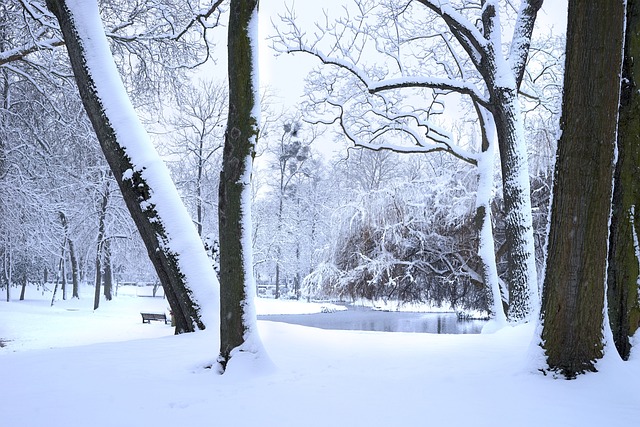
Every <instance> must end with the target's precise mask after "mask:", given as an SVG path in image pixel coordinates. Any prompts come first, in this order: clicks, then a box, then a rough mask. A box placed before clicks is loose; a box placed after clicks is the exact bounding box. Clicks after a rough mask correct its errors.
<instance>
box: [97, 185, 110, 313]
mask: <svg viewBox="0 0 640 427" xmlns="http://www.w3.org/2000/svg"><path fill="white" fill-rule="evenodd" d="M109 194H110V190H109V179H108V178H107V179H106V181H105V184H104V193H102V201H101V202H100V212H98V244H97V245H96V280H95V289H94V294H93V309H94V310H97V309H98V307H100V294H101V292H100V287H101V286H102V282H103V277H104V270H103V269H104V266H103V265H102V261H103V260H104V259H105V256H104V252H105V248H104V247H105V242H106V240H105V227H106V225H105V223H106V219H107V206H108V205H109Z"/></svg>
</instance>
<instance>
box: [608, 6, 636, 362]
mask: <svg viewBox="0 0 640 427" xmlns="http://www.w3.org/2000/svg"><path fill="white" fill-rule="evenodd" d="M637 58H640V5H639V4H638V1H637V0H627V29H626V31H625V47H624V64H623V67H622V88H621V95H620V118H619V120H618V163H617V165H616V171H615V184H614V191H613V209H612V218H611V235H610V237H609V239H610V240H609V270H608V280H607V299H608V307H609V322H610V324H611V330H612V332H613V339H614V342H615V345H616V348H617V349H618V352H619V353H620V356H621V357H622V358H623V359H624V360H627V359H628V358H629V353H630V351H631V343H630V340H629V337H630V336H632V335H633V334H634V333H635V332H636V331H637V330H638V328H639V327H640V302H639V301H638V287H639V286H640V248H639V247H638V236H639V235H640V221H639V220H638V217H639V216H640V181H639V178H640V95H638V90H639V89H640V88H639V87H638V79H639V78H640V61H638V60H637Z"/></svg>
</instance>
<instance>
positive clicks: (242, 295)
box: [218, 0, 260, 370]
mask: <svg viewBox="0 0 640 427" xmlns="http://www.w3.org/2000/svg"><path fill="white" fill-rule="evenodd" d="M257 24H258V1H257V0H231V2H230V5H229V32H228V57H229V63H228V66H229V116H228V121H227V130H226V133H225V144H224V153H223V159H222V172H221V173H220V187H219V204H218V221H219V230H220V320H221V322H220V359H219V360H220V364H221V366H222V369H223V370H224V369H226V365H227V362H228V361H229V359H230V358H231V354H232V351H233V350H234V349H237V348H240V350H245V351H254V352H255V351H257V349H255V348H247V347H246V344H247V341H250V340H251V341H254V342H251V343H249V345H256V342H255V340H256V339H257V330H256V325H255V323H256V318H255V311H254V309H253V298H254V295H255V281H254V277H253V255H252V246H251V230H252V228H251V172H252V168H253V157H254V156H255V145H256V142H257V139H258V129H259V122H258V121H259V115H258V114H259V108H260V104H259V102H260V100H259V97H258V74H257V72H258V70H257V61H258V57H257V53H258V52H257ZM252 335H254V336H253V337H252Z"/></svg>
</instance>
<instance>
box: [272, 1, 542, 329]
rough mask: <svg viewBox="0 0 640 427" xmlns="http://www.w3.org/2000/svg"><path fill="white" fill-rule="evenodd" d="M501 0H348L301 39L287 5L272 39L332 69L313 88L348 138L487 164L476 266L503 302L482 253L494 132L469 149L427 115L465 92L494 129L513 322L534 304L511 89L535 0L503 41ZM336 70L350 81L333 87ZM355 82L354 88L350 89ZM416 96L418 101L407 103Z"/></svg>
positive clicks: (525, 173)
mask: <svg viewBox="0 0 640 427" xmlns="http://www.w3.org/2000/svg"><path fill="white" fill-rule="evenodd" d="M501 3H502V2H498V1H497V0H482V1H480V4H481V7H478V2H476V1H467V0H463V1H459V2H443V1H438V0H418V1H403V2H395V1H384V0H378V1H367V0H354V8H353V10H355V12H354V13H353V15H351V16H347V17H344V18H342V19H340V20H337V22H335V23H333V22H332V23H329V24H327V25H326V26H324V27H323V26H319V28H320V29H321V31H320V32H313V34H314V36H315V37H316V39H311V40H309V38H308V35H307V32H305V31H303V30H302V29H301V28H299V27H297V26H296V22H295V19H294V17H293V16H292V15H289V16H286V17H283V18H282V19H283V21H284V22H285V23H286V24H288V27H289V28H288V29H286V30H278V31H279V34H278V35H277V36H276V37H275V39H276V43H277V45H276V47H277V49H279V50H281V51H283V52H289V53H290V52H306V53H309V54H312V55H314V56H315V57H317V58H318V59H319V60H320V61H321V62H322V63H324V64H329V65H333V66H334V67H336V68H337V69H339V71H338V72H336V73H335V74H334V75H333V76H331V77H330V81H328V82H326V85H327V86H328V87H330V88H332V90H333V91H335V92H336V93H335V94H331V96H328V97H327V98H325V99H320V98H321V97H319V96H318V95H317V94H316V93H314V94H313V96H312V97H313V98H314V99H315V100H320V101H322V102H323V103H324V104H328V105H329V106H330V107H329V110H331V111H332V113H333V114H335V112H337V113H338V117H337V118H336V119H335V120H334V121H339V123H340V125H341V127H342V130H343V131H344V133H345V135H346V136H347V137H348V138H349V139H350V140H351V141H353V142H354V143H355V144H356V145H360V146H363V147H367V148H371V149H375V150H380V149H390V150H394V151H399V152H437V151H444V152H448V153H450V154H452V155H454V156H456V157H458V158H460V159H462V160H464V161H467V162H469V163H471V164H474V165H478V164H480V166H481V167H480V169H479V173H484V174H488V175H486V176H484V177H480V178H479V181H480V183H481V187H483V188H482V190H481V192H479V196H480V197H479V201H478V210H479V221H478V224H479V227H480V230H481V232H480V237H481V238H482V239H484V240H483V241H482V243H481V249H480V254H481V259H482V260H483V261H484V262H485V263H489V264H487V265H485V266H484V267H483V272H482V276H483V278H484V279H485V280H487V281H491V282H490V283H486V286H487V287H488V288H489V289H491V292H490V294H491V295H492V297H493V299H494V300H495V302H496V306H497V307H499V309H502V307H500V305H499V302H500V299H501V298H498V296H499V290H498V277H497V273H496V269H495V266H494V265H493V264H495V260H490V259H489V258H490V256H488V255H491V252H492V251H493V239H490V235H489V234H490V233H488V231H490V224H491V218H490V217H489V210H488V209H487V206H488V205H489V198H490V191H486V188H487V184H490V180H491V179H492V173H493V168H492V167H491V166H492V165H491V164H490V163H491V162H490V161H488V156H492V155H493V144H492V142H493V138H491V137H489V138H483V140H484V141H485V142H487V144H486V146H484V147H482V150H478V152H475V153H474V152H470V150H469V149H468V147H467V146H461V145H459V144H456V141H454V139H453V136H452V135H451V134H450V133H449V132H447V131H445V130H443V129H442V128H441V127H440V126H437V125H436V124H434V123H433V118H432V116H434V115H435V114H437V113H438V112H439V110H440V109H441V107H442V101H441V100H440V98H439V97H440V96H441V95H443V94H446V93H451V92H454V93H458V94H460V95H462V96H464V97H468V99H470V100H471V101H472V103H473V104H474V105H475V106H476V112H477V114H478V117H479V122H480V124H481V126H483V127H484V129H483V134H484V135H487V136H491V135H493V134H494V133H495V134H496V136H497V140H496V144H495V145H497V148H498V150H499V152H500V159H501V163H500V166H501V171H502V190H503V195H504V210H505V227H506V242H505V246H506V254H507V261H508V267H507V283H508V294H509V295H508V313H507V314H508V317H509V319H510V320H512V321H516V322H517V321H523V320H526V319H528V318H529V317H530V316H532V315H533V314H534V313H536V312H537V310H538V306H539V293H538V280H537V270H536V263H535V242H534V236H533V224H532V216H531V199H530V184H529V168H528V158H527V150H526V141H525V135H524V130H523V120H522V114H521V111H520V103H519V99H518V91H519V89H520V87H521V84H522V81H523V76H524V71H525V65H526V63H527V58H528V55H529V47H530V44H531V37H532V33H533V27H534V24H535V20H536V16H537V13H538V10H539V9H540V7H541V6H542V3H543V1H542V0H523V1H521V2H520V8H519V9H518V11H517V16H516V19H515V23H514V26H513V33H512V35H511V40H510V43H509V45H508V49H505V46H504V43H503V41H506V40H503V32H504V31H505V30H504V27H503V23H502V21H501V17H502V16H504V15H506V14H507V12H506V11H505V9H504V7H502V6H504V5H503V4H501ZM345 10H347V9H345ZM425 12H427V13H425ZM347 13H348V12H347ZM434 16H435V17H437V18H439V19H433V17H434ZM438 40H440V41H441V43H438V42H437V41H438ZM327 43H328V44H327ZM326 46H328V47H327V48H326V49H323V48H324V47H326ZM434 46H435V47H434ZM327 52H328V53H327ZM371 52H376V53H379V54H381V55H382V59H381V60H380V61H379V62H375V63H367V62H366V59H365V58H369V57H370V55H369V53H371ZM340 73H342V74H340ZM345 75H347V79H348V81H349V83H348V85H349V86H351V88H352V89H345V88H343V87H341V88H340V89H337V90H336V89H334V88H337V87H339V86H340V85H338V84H337V81H339V80H344V79H345ZM355 91H359V92H360V93H361V95H360V96H358V95H354V92H355ZM399 91H404V92H403V93H405V96H402V95H400V94H399V93H400V92H399ZM406 91H409V94H410V95H411V97H409V96H408V95H406ZM362 94H364V95H362ZM333 95H335V96H333ZM363 96H365V97H366V98H363ZM403 98H405V99H411V103H408V104H403V102H402V99H403ZM416 99H425V100H426V101H425V103H424V105H421V106H416V105H415V103H414V101H415V100H416ZM325 110H326V106H325ZM325 114H326V113H325ZM402 141H404V143H402ZM487 240H489V241H487ZM496 311H497V310H496Z"/></svg>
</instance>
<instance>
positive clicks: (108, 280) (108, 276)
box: [102, 239, 113, 301]
mask: <svg viewBox="0 0 640 427" xmlns="http://www.w3.org/2000/svg"><path fill="white" fill-rule="evenodd" d="M102 282H103V283H104V298H105V299H106V300H107V301H111V300H112V299H113V294H112V292H113V272H112V270H111V240H110V239H106V240H105V241H104V274H103V275H102Z"/></svg>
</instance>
